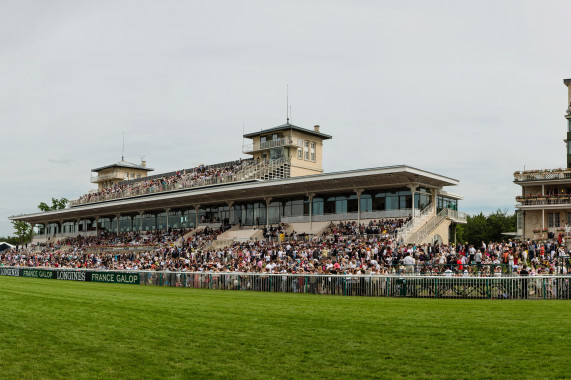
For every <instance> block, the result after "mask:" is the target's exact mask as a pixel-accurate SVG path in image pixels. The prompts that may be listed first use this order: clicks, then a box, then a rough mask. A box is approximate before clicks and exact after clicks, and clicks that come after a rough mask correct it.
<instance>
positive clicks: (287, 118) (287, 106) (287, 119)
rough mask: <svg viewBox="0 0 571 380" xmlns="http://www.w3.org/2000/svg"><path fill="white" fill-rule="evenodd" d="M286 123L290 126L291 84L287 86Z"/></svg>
mask: <svg viewBox="0 0 571 380" xmlns="http://www.w3.org/2000/svg"><path fill="white" fill-rule="evenodd" d="M286 122H287V123H288V124H289V84H287V85H286Z"/></svg>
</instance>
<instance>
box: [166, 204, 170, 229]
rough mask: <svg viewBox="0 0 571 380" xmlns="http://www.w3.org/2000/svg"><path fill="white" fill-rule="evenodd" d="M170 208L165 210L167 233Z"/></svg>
mask: <svg viewBox="0 0 571 380" xmlns="http://www.w3.org/2000/svg"><path fill="white" fill-rule="evenodd" d="M170 210H171V209H170V208H169V207H167V208H165V214H166V215H167V231H168V230H169V212H170Z"/></svg>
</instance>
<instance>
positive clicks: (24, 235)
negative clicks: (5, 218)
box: [12, 220, 34, 245]
mask: <svg viewBox="0 0 571 380" xmlns="http://www.w3.org/2000/svg"><path fill="white" fill-rule="evenodd" d="M12 225H13V226H14V231H15V233H16V236H17V238H18V244H20V245H22V244H26V243H28V242H29V241H31V240H32V236H33V234H34V231H33V229H32V225H31V224H30V223H27V222H23V221H20V220H13V221H12Z"/></svg>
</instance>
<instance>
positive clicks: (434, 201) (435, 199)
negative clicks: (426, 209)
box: [431, 189, 456, 241]
mask: <svg viewBox="0 0 571 380" xmlns="http://www.w3.org/2000/svg"><path fill="white" fill-rule="evenodd" d="M431 193H432V212H433V213H434V215H436V207H437V206H438V193H437V190H436V189H432V190H431ZM454 241H456V240H454Z"/></svg>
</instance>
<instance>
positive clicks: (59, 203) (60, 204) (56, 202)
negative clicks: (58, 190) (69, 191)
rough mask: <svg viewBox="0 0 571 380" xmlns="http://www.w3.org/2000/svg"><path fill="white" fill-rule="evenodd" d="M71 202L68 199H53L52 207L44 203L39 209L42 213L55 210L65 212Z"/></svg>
mask: <svg viewBox="0 0 571 380" xmlns="http://www.w3.org/2000/svg"><path fill="white" fill-rule="evenodd" d="M68 202H69V201H68V200H67V199H66V198H61V199H56V198H52V205H51V206H48V205H47V204H46V203H45V202H42V203H40V204H39V205H38V208H39V209H40V210H41V211H55V210H63V209H64V208H65V207H66V206H67V203H68Z"/></svg>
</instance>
